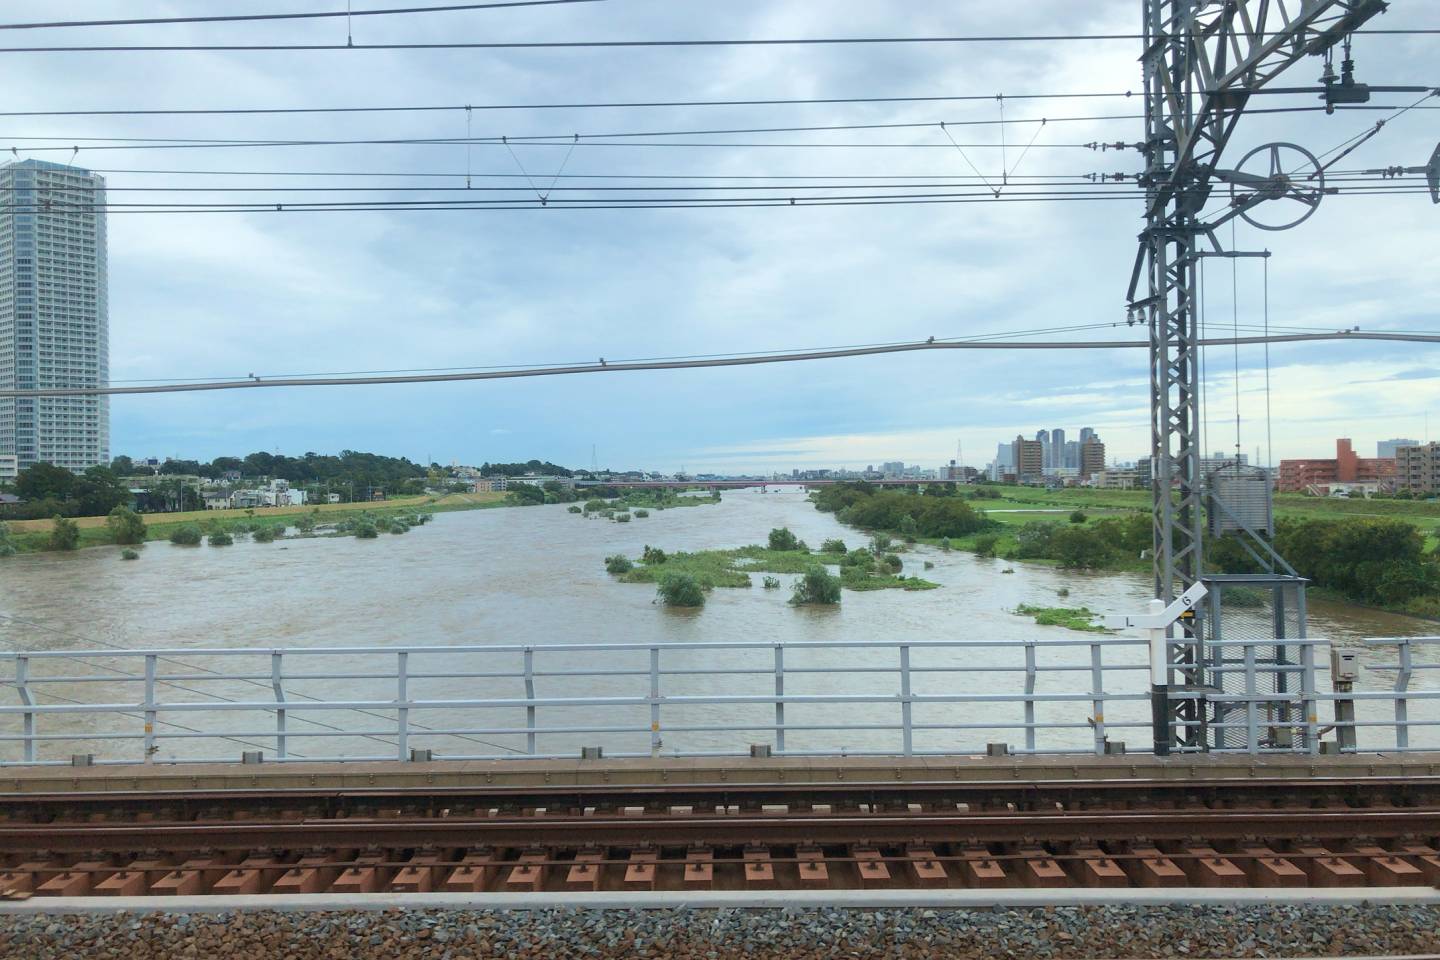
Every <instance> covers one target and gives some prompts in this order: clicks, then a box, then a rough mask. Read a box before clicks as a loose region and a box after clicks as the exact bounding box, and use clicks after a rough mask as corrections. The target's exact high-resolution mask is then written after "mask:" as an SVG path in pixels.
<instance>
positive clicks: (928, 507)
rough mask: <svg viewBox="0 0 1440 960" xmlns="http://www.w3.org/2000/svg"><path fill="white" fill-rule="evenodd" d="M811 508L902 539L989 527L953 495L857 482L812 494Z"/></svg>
mask: <svg viewBox="0 0 1440 960" xmlns="http://www.w3.org/2000/svg"><path fill="white" fill-rule="evenodd" d="M815 506H816V507H817V508H819V509H820V510H823V511H826V512H833V513H834V514H835V516H836V519H838V520H839V521H840V522H841V523H848V524H852V525H854V526H857V527H862V528H864V529H866V530H884V531H887V532H890V533H898V534H900V535H901V536H904V537H968V536H969V535H971V534H972V533H979V532H980V531H982V530H985V529H987V528H989V527H990V526H992V523H993V522H992V521H991V520H989V519H987V518H986V516H985V514H984V513H982V512H981V511H978V510H976V509H975V508H974V507H972V506H971V505H970V504H969V502H967V501H966V499H965V498H963V497H960V496H956V495H955V494H954V492H953V491H952V492H951V493H948V494H947V493H946V492H945V490H944V487H942V486H937V487H935V488H934V492H927V493H923V494H919V493H904V492H901V491H898V490H882V489H880V488H878V487H876V486H875V485H874V484H869V483H864V482H859V483H853V484H849V483H845V484H835V485H834V486H830V487H826V488H825V489H823V490H821V491H820V492H819V493H817V494H816V495H815Z"/></svg>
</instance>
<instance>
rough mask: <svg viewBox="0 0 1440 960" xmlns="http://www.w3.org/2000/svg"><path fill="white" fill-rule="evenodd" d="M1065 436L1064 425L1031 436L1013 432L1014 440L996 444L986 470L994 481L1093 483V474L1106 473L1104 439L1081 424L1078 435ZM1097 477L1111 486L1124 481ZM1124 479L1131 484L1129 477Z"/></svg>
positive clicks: (1094, 476) (1072, 484) (1122, 483)
mask: <svg viewBox="0 0 1440 960" xmlns="http://www.w3.org/2000/svg"><path fill="white" fill-rule="evenodd" d="M1066 437H1067V434H1066V432H1065V428H1064V427H1056V428H1055V429H1053V430H1041V431H1039V432H1037V433H1036V434H1035V439H1033V440H1030V439H1026V438H1025V436H1023V435H1020V436H1017V437H1016V438H1015V439H1014V441H1012V442H1010V443H1002V444H1000V445H999V447H998V448H997V449H996V451H995V459H994V461H992V462H991V464H990V465H989V467H988V468H987V471H986V472H987V473H988V475H989V477H990V479H991V480H994V481H996V482H1008V483H1024V484H1046V485H1050V486H1077V485H1081V484H1086V485H1094V483H1095V480H1096V478H1097V477H1099V476H1100V475H1102V474H1105V473H1107V470H1106V458H1105V443H1104V441H1102V440H1101V439H1100V437H1099V435H1098V434H1096V433H1095V430H1094V428H1092V427H1081V428H1080V432H1079V434H1078V439H1075V440H1069V439H1066ZM1101 479H1102V480H1103V481H1104V482H1105V483H1108V484H1110V485H1111V486H1113V487H1122V486H1123V485H1124V484H1125V483H1127V481H1126V480H1125V479H1124V478H1122V477H1118V476H1117V477H1102V478H1101ZM1128 483H1129V485H1130V486H1133V485H1134V481H1133V479H1131V480H1130V481H1128Z"/></svg>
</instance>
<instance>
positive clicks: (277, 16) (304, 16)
mask: <svg viewBox="0 0 1440 960" xmlns="http://www.w3.org/2000/svg"><path fill="white" fill-rule="evenodd" d="M600 2H602V0H509V2H492V3H445V4H439V5H433V6H426V7H388V8H384V9H372V10H331V11H325V12H321V13H243V14H239V13H237V14H218V15H215V16H208V17H145V18H143V19H131V20H51V21H48V22H41V23H0V30H53V29H60V28H62V27H136V26H158V25H162V24H170V23H238V22H241V21H253V20H319V19H324V18H329V17H344V18H345V19H347V20H348V19H350V18H351V17H383V16H391V15H394V14H402V13H458V12H460V11H463V10H494V9H498V8H501V7H550V6H558V5H561V4H571V3H600Z"/></svg>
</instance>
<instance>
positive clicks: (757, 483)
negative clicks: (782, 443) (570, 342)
mask: <svg viewBox="0 0 1440 960" xmlns="http://www.w3.org/2000/svg"><path fill="white" fill-rule="evenodd" d="M965 482H966V481H964V480H576V481H575V486H576V487H577V488H578V487H627V488H641V487H662V488H664V487H668V488H673V489H684V488H687V487H708V488H714V489H731V490H733V489H740V488H742V487H828V486H831V485H833V484H836V483H870V484H874V485H875V486H877V487H913V486H916V485H917V484H919V485H924V484H930V483H965Z"/></svg>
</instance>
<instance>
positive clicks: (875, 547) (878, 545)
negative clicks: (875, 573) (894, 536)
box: [870, 533, 895, 557]
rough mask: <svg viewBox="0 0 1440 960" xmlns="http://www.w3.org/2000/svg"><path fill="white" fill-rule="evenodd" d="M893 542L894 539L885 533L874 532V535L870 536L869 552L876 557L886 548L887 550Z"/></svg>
mask: <svg viewBox="0 0 1440 960" xmlns="http://www.w3.org/2000/svg"><path fill="white" fill-rule="evenodd" d="M894 544H895V541H894V540H891V539H890V538H889V537H887V536H886V535H885V534H883V533H877V534H875V536H873V537H871V538H870V552H871V553H873V554H875V555H876V556H877V557H878V556H879V555H880V554H882V553H884V552H885V551H886V550H889V549H890V548H891V547H892V546H893V545H894Z"/></svg>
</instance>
